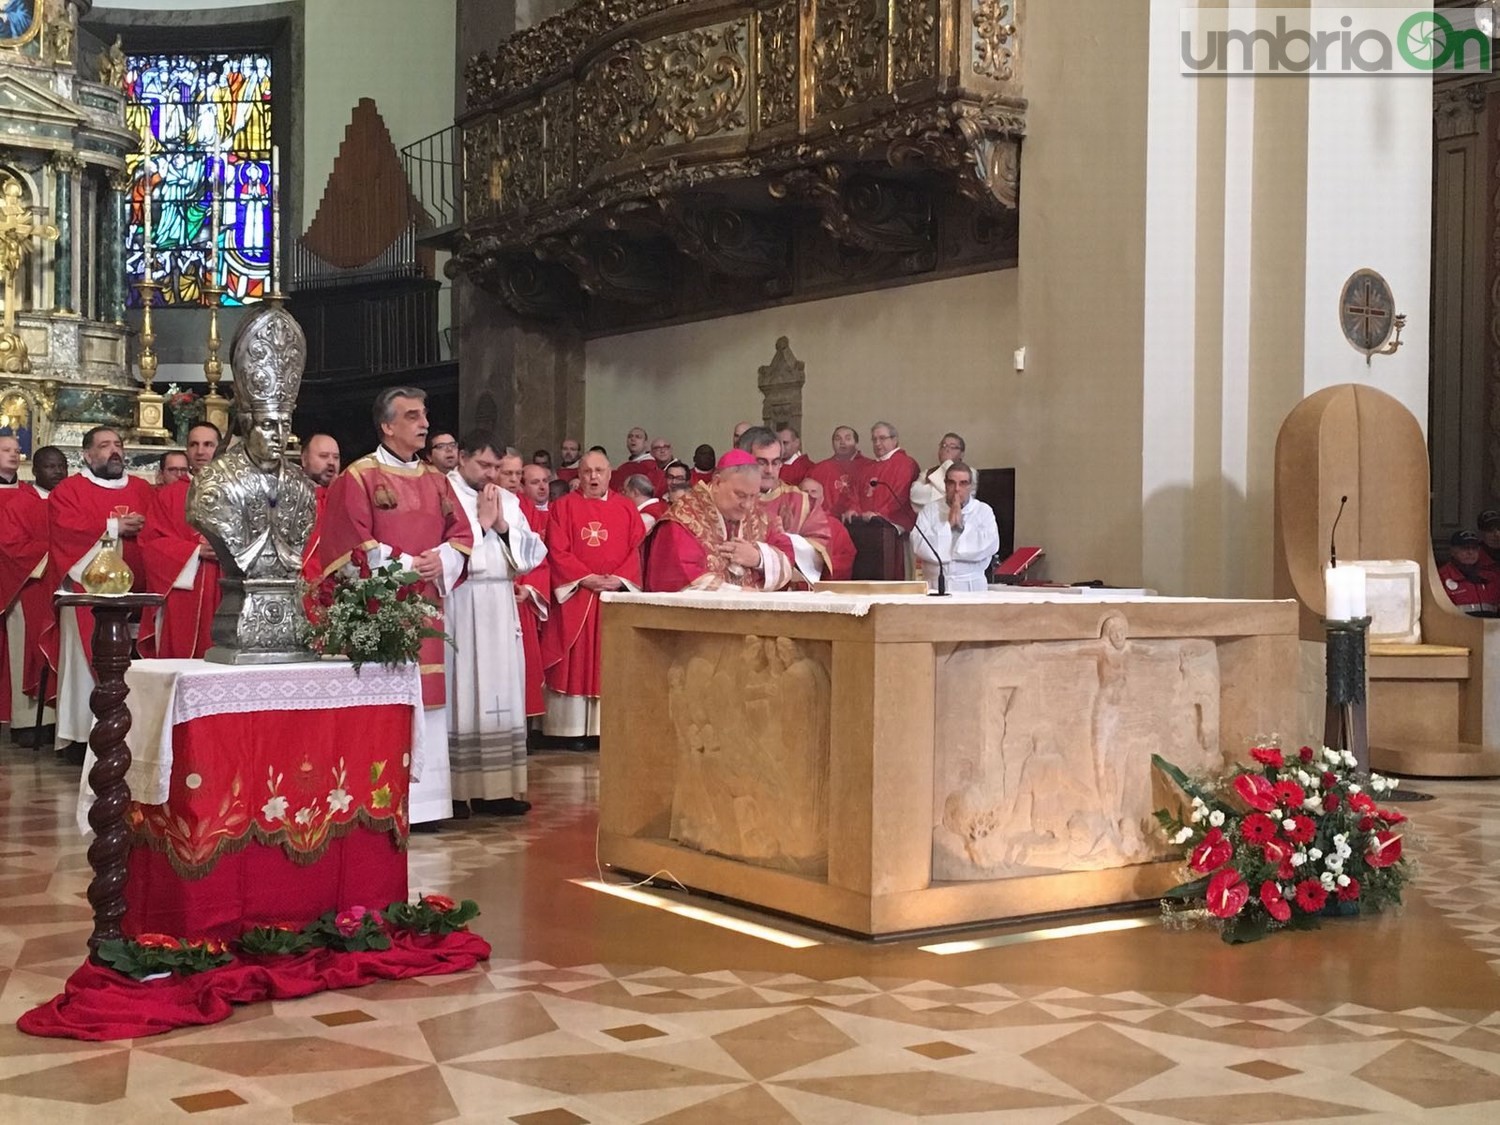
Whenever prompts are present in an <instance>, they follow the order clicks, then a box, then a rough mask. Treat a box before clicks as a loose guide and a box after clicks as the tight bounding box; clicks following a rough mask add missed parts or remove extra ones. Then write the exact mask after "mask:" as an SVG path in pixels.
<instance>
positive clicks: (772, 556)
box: [646, 439, 795, 593]
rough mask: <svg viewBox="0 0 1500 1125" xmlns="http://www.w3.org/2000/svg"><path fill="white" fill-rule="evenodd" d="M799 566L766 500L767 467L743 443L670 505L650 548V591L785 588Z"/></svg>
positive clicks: (674, 591) (647, 579) (647, 565)
mask: <svg viewBox="0 0 1500 1125" xmlns="http://www.w3.org/2000/svg"><path fill="white" fill-rule="evenodd" d="M773 440H774V439H773ZM794 573H795V570H794V567H793V565H792V545H791V542H790V541H789V540H788V539H787V537H786V535H785V534H784V533H783V532H782V530H781V522H780V521H779V520H778V519H777V517H776V516H775V515H774V514H773V513H772V512H771V511H770V510H769V509H768V508H766V507H763V506H762V505H761V503H760V467H759V466H758V465H757V464H756V463H755V458H754V457H753V456H751V455H750V454H749V453H746V452H744V451H743V450H740V449H732V450H730V451H729V452H728V453H726V454H724V456H723V457H722V458H720V459H719V468H718V471H717V472H715V473H714V479H713V481H712V482H711V483H709V484H695V485H693V488H692V491H691V492H689V493H688V494H687V495H686V496H683V497H680V498H679V499H678V500H677V502H676V503H674V504H672V505H671V506H670V507H669V508H668V509H667V514H666V515H665V516H663V517H662V520H661V523H660V524H659V525H658V526H657V529H656V533H655V534H654V535H653V536H652V537H651V542H650V545H649V546H648V548H647V559H646V589H647V590H660V591H662V592H665V593H676V592H678V591H679V590H716V589H719V588H720V587H721V586H725V585H729V586H741V587H744V588H746V589H754V590H779V589H781V588H782V587H783V586H785V585H786V584H787V583H788V582H789V581H791V579H792V576H793V574H794Z"/></svg>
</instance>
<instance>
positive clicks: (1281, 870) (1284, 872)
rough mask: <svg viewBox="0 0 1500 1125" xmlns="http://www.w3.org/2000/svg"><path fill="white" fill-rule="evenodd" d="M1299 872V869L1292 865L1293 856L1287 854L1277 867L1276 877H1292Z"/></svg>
mask: <svg viewBox="0 0 1500 1125" xmlns="http://www.w3.org/2000/svg"><path fill="white" fill-rule="evenodd" d="M1296 874H1297V869H1296V868H1295V867H1293V866H1292V857H1291V856H1287V858H1286V859H1284V860H1282V861H1281V863H1280V864H1279V865H1278V866H1277V868H1276V878H1278V879H1290V878H1292V877H1293V876H1294V875H1296Z"/></svg>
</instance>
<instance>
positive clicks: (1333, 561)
mask: <svg viewBox="0 0 1500 1125" xmlns="http://www.w3.org/2000/svg"><path fill="white" fill-rule="evenodd" d="M1347 503H1349V497H1347V496H1340V497H1339V514H1338V515H1336V516H1334V517H1333V527H1331V528H1330V529H1329V531H1328V565H1329V566H1338V565H1339V552H1338V544H1337V541H1336V540H1335V538H1334V537H1335V536H1336V535H1338V533H1339V520H1341V519H1343V518H1344V505H1345V504H1347Z"/></svg>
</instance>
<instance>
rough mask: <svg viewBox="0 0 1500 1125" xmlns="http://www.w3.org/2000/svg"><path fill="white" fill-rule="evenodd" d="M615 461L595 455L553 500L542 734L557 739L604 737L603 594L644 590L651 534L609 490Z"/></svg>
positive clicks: (585, 458)
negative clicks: (572, 487) (644, 556)
mask: <svg viewBox="0 0 1500 1125" xmlns="http://www.w3.org/2000/svg"><path fill="white" fill-rule="evenodd" d="M609 476H610V469H609V458H608V457H607V456H605V455H604V454H603V453H601V452H598V451H596V450H592V449H591V450H589V452H588V453H586V454H584V456H583V459H582V460H581V461H580V462H579V469H578V482H579V487H578V489H577V490H576V491H573V492H569V493H568V494H567V495H566V496H564V497H562V498H561V499H559V500H555V501H553V503H552V510H551V512H550V513H549V514H548V520H547V554H548V559H549V561H550V563H551V570H552V607H551V612H550V613H549V615H548V618H547V626H546V629H545V630H544V631H543V633H542V652H543V662H544V663H545V664H546V667H547V677H546V679H547V714H546V719H545V722H544V724H543V730H544V731H545V732H546V734H547V735H548V736H550V737H553V738H584V737H595V736H597V735H598V733H599V647H600V634H599V595H600V594H602V593H604V592H605V591H607V590H638V589H639V588H640V582H641V558H640V552H639V551H638V550H637V548H638V547H640V545H641V540H642V539H644V538H645V537H646V527H645V525H644V524H643V523H642V522H641V517H640V513H639V512H637V511H636V509H635V505H634V504H632V503H631V502H630V501H629V500H627V499H625V497H623V496H621V495H620V494H619V493H618V492H611V491H610V488H609Z"/></svg>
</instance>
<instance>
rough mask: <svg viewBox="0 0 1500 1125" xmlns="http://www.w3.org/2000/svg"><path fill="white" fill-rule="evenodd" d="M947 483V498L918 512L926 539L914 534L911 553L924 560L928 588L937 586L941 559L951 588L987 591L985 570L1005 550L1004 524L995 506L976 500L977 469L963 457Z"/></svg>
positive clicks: (948, 475) (952, 468)
mask: <svg viewBox="0 0 1500 1125" xmlns="http://www.w3.org/2000/svg"><path fill="white" fill-rule="evenodd" d="M944 486H945V491H946V495H945V496H944V498H943V499H942V500H934V501H933V502H932V503H931V504H928V505H927V507H925V508H923V509H922V514H921V515H920V516H918V517H917V527H918V528H919V529H920V530H921V531H922V532H923V533H925V535H926V537H927V538H926V539H924V538H923V537H922V536H921V535H913V536H912V539H911V548H912V552H913V553H914V554H915V555H916V556H917V558H918V559H920V560H921V562H922V574H923V576H924V577H925V578H926V579H927V586H928V588H929V589H932V590H936V589H937V588H938V565H937V564H938V562H939V560H941V562H942V564H943V568H944V569H945V570H946V571H947V576H948V589H949V591H951V592H952V593H961V592H963V591H970V592H978V593H981V594H982V593H984V591H985V590H986V589H988V586H987V584H986V581H985V573H984V572H985V569H986V568H987V567H988V566H989V564H990V560H991V559H993V558H994V557H995V552H996V551H998V550H999V549H1000V529H999V527H998V526H997V525H996V523H995V512H994V509H992V508H991V507H990V506H989V505H988V504H986V503H985V502H984V501H983V500H976V499H974V470H973V469H971V468H969V466H968V465H966V464H964V463H963V462H962V461H955V462H953V464H951V465H949V466H948V473H947V476H946V478H945V480H944ZM928 540H931V542H932V546H931V547H929V546H928V545H927V543H928ZM933 548H936V553H935V554H934V552H933Z"/></svg>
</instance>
